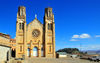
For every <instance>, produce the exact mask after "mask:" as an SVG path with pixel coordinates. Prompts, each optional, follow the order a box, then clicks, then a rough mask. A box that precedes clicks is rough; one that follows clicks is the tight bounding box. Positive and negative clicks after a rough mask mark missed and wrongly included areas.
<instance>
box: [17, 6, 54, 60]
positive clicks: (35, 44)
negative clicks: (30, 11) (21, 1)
mask: <svg viewBox="0 0 100 63" xmlns="http://www.w3.org/2000/svg"><path fill="white" fill-rule="evenodd" d="M22 55H25V57H26V58H27V57H51V58H55V22H54V14H53V12H52V8H51V7H48V8H45V16H44V24H42V23H41V22H40V21H39V20H38V19H37V18H36V16H35V19H34V20H33V21H31V22H30V23H29V24H28V25H27V24H26V8H25V7H24V6H20V7H18V13H17V22H16V58H21V57H22Z"/></svg>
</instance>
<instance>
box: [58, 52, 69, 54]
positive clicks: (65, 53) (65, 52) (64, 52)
mask: <svg viewBox="0 0 100 63" xmlns="http://www.w3.org/2000/svg"><path fill="white" fill-rule="evenodd" d="M57 53H58V54H67V53H66V52H57Z"/></svg>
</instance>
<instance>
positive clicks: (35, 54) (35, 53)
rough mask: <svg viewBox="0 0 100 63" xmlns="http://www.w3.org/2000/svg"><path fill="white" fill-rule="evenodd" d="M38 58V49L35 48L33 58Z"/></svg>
mask: <svg viewBox="0 0 100 63" xmlns="http://www.w3.org/2000/svg"><path fill="white" fill-rule="evenodd" d="M37 56H38V48H37V47H34V48H33V57H37Z"/></svg>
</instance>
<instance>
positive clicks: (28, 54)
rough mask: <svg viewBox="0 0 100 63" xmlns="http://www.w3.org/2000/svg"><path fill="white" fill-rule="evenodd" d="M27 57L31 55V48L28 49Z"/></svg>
mask: <svg viewBox="0 0 100 63" xmlns="http://www.w3.org/2000/svg"><path fill="white" fill-rule="evenodd" d="M27 57H30V49H29V48H28V49H27Z"/></svg>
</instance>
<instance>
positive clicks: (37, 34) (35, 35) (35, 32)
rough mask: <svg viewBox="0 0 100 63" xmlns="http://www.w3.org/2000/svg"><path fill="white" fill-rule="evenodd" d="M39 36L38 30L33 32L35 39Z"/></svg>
mask: <svg viewBox="0 0 100 63" xmlns="http://www.w3.org/2000/svg"><path fill="white" fill-rule="evenodd" d="M39 34H40V32H39V31H38V30H34V31H33V32H32V36H33V37H35V38H36V37H38V36H39Z"/></svg>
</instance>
